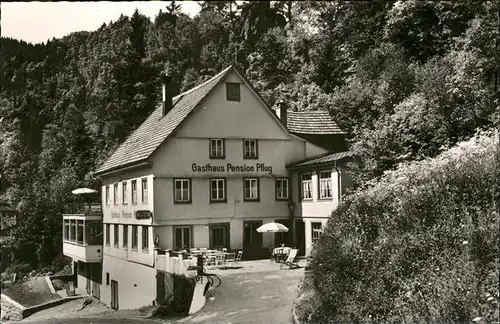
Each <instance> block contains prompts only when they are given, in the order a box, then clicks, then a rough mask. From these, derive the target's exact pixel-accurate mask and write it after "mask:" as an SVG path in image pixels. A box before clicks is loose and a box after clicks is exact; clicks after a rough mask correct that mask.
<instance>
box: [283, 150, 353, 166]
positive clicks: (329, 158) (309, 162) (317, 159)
mask: <svg viewBox="0 0 500 324" xmlns="http://www.w3.org/2000/svg"><path fill="white" fill-rule="evenodd" d="M351 156H353V154H352V152H349V151H346V152H339V153H327V154H322V155H320V156H313V157H310V158H307V159H305V160H302V161H298V162H295V163H292V164H289V165H288V166H287V167H289V168H300V167H307V166H313V165H317V164H324V163H329V162H335V161H338V160H341V159H344V158H347V157H351Z"/></svg>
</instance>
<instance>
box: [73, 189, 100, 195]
mask: <svg viewBox="0 0 500 324" xmlns="http://www.w3.org/2000/svg"><path fill="white" fill-rule="evenodd" d="M96 192H97V190H94V189H89V188H78V189H75V190H73V191H71V193H72V194H73V195H82V194H91V193H96Z"/></svg>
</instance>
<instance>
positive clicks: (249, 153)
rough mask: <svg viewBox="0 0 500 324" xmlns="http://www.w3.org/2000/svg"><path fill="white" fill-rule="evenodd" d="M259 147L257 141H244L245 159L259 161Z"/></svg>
mask: <svg viewBox="0 0 500 324" xmlns="http://www.w3.org/2000/svg"><path fill="white" fill-rule="evenodd" d="M258 157H259V154H258V145H257V140H256V139H245V140H243V158H244V159H257V158H258Z"/></svg>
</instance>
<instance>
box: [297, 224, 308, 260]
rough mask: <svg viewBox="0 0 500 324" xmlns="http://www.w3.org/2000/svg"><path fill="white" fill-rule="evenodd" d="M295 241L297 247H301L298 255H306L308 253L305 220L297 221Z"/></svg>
mask: <svg viewBox="0 0 500 324" xmlns="http://www.w3.org/2000/svg"><path fill="white" fill-rule="evenodd" d="M295 242H296V243H297V246H296V248H297V249H299V252H298V253H297V255H299V256H304V255H305V254H306V224H305V223H304V221H295Z"/></svg>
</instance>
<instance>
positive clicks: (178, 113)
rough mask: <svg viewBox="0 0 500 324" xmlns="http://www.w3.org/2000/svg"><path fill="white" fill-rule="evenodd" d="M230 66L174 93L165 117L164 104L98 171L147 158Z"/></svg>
mask: <svg viewBox="0 0 500 324" xmlns="http://www.w3.org/2000/svg"><path fill="white" fill-rule="evenodd" d="M230 69H231V66H230V67H228V68H226V69H225V70H223V71H222V72H220V73H219V74H217V75H216V76H214V77H213V78H211V79H210V80H208V81H206V82H205V83H203V84H201V85H199V86H197V87H195V88H193V89H191V90H188V91H186V92H184V93H181V94H180V95H178V96H176V97H174V98H173V99H172V104H173V107H172V109H171V110H170V111H169V112H168V113H167V114H166V115H165V116H164V117H162V116H161V114H162V105H161V104H160V105H158V106H157V107H156V109H155V110H154V111H153V112H152V113H151V114H150V115H149V117H148V118H146V120H145V121H144V122H143V123H142V124H141V125H140V126H139V128H137V129H136V130H135V131H133V132H132V134H130V135H129V136H128V138H127V139H126V140H125V142H123V143H122V144H121V145H120V146H119V147H118V149H117V150H116V151H115V152H114V153H113V154H112V155H111V156H110V157H109V158H108V159H107V160H106V161H105V162H104V164H103V165H102V166H101V167H100V168H99V169H97V170H96V174H99V173H103V172H106V171H110V170H113V169H117V168H120V167H122V166H126V165H130V164H133V163H138V162H141V161H144V160H146V159H147V158H148V157H149V156H150V155H151V154H152V153H153V152H154V151H155V150H156V148H157V147H158V146H160V144H161V143H163V141H164V140H165V139H166V138H167V137H168V136H169V135H170V134H171V133H172V132H173V131H174V130H175V129H176V128H177V126H179V124H180V123H181V122H182V121H183V120H184V119H185V118H186V117H187V115H188V114H189V113H190V112H191V111H193V110H194V108H195V107H196V106H197V105H198V104H199V103H200V101H201V100H202V99H203V98H205V96H206V95H207V94H208V93H209V92H210V90H212V89H213V88H214V87H215V86H216V85H217V84H218V83H219V82H220V81H221V80H222V79H223V78H224V76H225V75H226V73H227V72H228V71H229V70H230Z"/></svg>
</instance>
